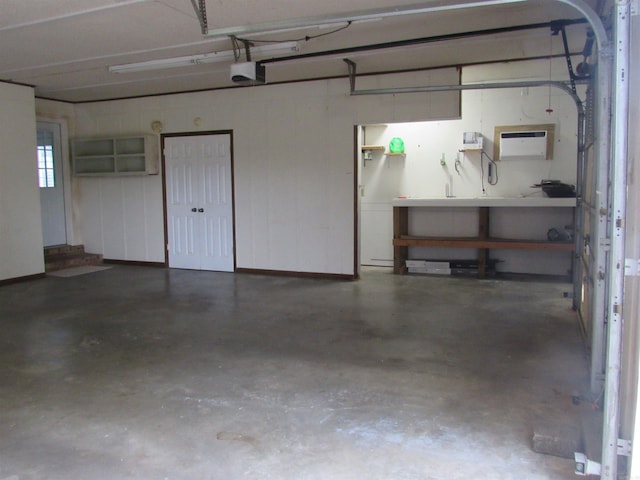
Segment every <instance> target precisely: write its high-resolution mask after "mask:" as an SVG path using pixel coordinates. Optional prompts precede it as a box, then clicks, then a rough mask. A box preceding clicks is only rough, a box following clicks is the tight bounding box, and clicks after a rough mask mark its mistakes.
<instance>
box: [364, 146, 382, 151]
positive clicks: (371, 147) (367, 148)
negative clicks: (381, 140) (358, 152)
mask: <svg viewBox="0 0 640 480" xmlns="http://www.w3.org/2000/svg"><path fill="white" fill-rule="evenodd" d="M385 149H386V147H385V146H384V145H363V146H362V151H363V152H365V151H367V150H380V151H384V150H385Z"/></svg>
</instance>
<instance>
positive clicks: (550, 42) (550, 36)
mask: <svg viewBox="0 0 640 480" xmlns="http://www.w3.org/2000/svg"><path fill="white" fill-rule="evenodd" d="M552 61H553V35H549V82H551V62H552ZM548 95H549V97H548V98H549V105H548V106H547V109H546V110H545V112H547V113H548V114H549V115H551V114H552V113H553V108H551V83H549V94H548Z"/></svg>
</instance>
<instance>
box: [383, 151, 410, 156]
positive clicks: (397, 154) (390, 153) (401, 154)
mask: <svg viewBox="0 0 640 480" xmlns="http://www.w3.org/2000/svg"><path fill="white" fill-rule="evenodd" d="M385 155H386V156H387V157H406V156H407V154H406V153H393V152H385Z"/></svg>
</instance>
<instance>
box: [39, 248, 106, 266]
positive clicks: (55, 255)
mask: <svg viewBox="0 0 640 480" xmlns="http://www.w3.org/2000/svg"><path fill="white" fill-rule="evenodd" d="M101 264H102V255H99V254H96V253H85V251H84V245H56V246H53V247H47V248H45V253H44V268H45V271H46V272H53V271H56V270H62V269H65V268H72V267H80V266H83V265H101Z"/></svg>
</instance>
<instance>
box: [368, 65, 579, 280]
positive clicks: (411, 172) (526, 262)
mask: <svg viewBox="0 0 640 480" xmlns="http://www.w3.org/2000/svg"><path fill="white" fill-rule="evenodd" d="M548 69H549V64H548V62H525V63H517V64H516V63H514V64H504V65H492V66H489V67H488V66H479V67H467V68H465V69H464V70H463V74H462V81H463V83H465V84H466V83H475V82H481V81H483V82H485V81H494V80H495V81H506V80H509V79H517V80H526V79H539V78H541V77H540V72H541V71H545V70H546V72H547V74H548ZM554 75H556V76H557V77H558V78H563V77H564V76H566V66H564V65H562V64H560V63H556V64H555V65H554ZM543 78H544V77H543ZM547 78H548V77H547ZM549 102H551V109H552V110H553V112H551V113H548V112H547V111H546V110H547V108H549ZM549 123H552V124H554V125H555V143H554V154H553V159H552V160H505V161H496V164H497V167H498V183H497V184H496V185H489V184H488V183H487V164H488V160H487V158H486V157H485V158H484V159H483V160H482V164H481V155H480V153H479V152H468V153H459V152H458V150H459V149H460V148H461V145H462V135H463V132H465V131H477V132H480V133H482V135H483V137H484V151H485V152H486V153H487V154H488V155H489V156H490V157H493V137H494V127H495V126H498V125H529V124H549ZM364 136H365V138H364V140H363V143H366V144H369V145H384V146H388V145H389V141H390V140H391V139H392V138H393V137H400V138H402V139H403V140H404V143H405V147H406V148H405V152H406V156H405V157H391V156H385V155H384V154H383V153H382V152H373V153H372V160H366V161H365V160H363V159H361V160H360V165H361V169H362V182H361V183H362V184H363V186H364V188H363V191H361V202H362V231H363V236H362V257H361V258H362V262H363V263H364V264H373V265H391V258H392V255H393V249H392V246H391V242H390V239H391V238H392V217H391V215H392V213H391V211H392V208H391V203H390V201H391V199H392V198H395V197H397V196H408V197H444V196H445V195H446V192H447V191H449V194H453V195H454V196H457V197H474V196H482V195H487V196H531V195H533V196H543V193H542V192H541V191H540V189H532V188H531V185H533V184H535V183H539V182H540V181H541V180H542V179H557V180H562V181H564V182H566V183H570V184H575V181H576V158H577V110H576V106H575V103H574V102H573V100H572V99H571V98H570V97H569V96H568V95H567V94H565V93H564V92H562V91H560V90H554V89H552V90H551V91H549V88H548V87H544V88H542V87H537V88H524V89H523V88H518V89H499V90H471V91H464V92H463V93H462V118H460V119H455V120H438V121H431V122H420V123H389V124H383V125H379V124H378V125H372V126H367V127H365V129H364ZM458 155H459V159H460V161H461V164H460V165H459V167H458V170H456V169H455V159H456V157H457V156H458ZM443 156H444V159H445V162H446V165H445V166H442V165H441V162H440V161H441V159H442V158H443ZM495 160H497V159H495ZM482 167H484V176H483V175H482V171H483V168H482ZM483 178H484V184H483V182H482V179H483ZM463 213H464V212H457V213H456V216H455V218H453V217H451V215H448V216H447V215H445V216H444V217H442V216H438V220H437V223H439V224H440V225H436V224H434V225H431V226H429V225H426V227H427V231H425V232H423V233H424V234H428V233H430V234H431V235H447V234H449V235H474V234H475V233H476V231H475V228H476V226H477V220H476V219H475V218H476V217H474V216H473V215H474V212H473V211H470V212H468V215H467V217H465V216H464V215H463ZM522 213H523V212H513V211H512V212H506V211H502V210H495V209H494V217H495V220H496V221H495V222H494V224H493V225H492V231H493V233H494V234H495V235H500V236H504V237H509V238H530V239H532V240H544V239H546V233H547V230H548V229H549V228H551V227H555V228H563V227H564V226H565V225H568V224H572V211H571V209H559V210H554V211H550V210H548V209H547V210H538V211H527V212H526V213H527V216H526V217H524V216H523V215H522ZM500 215H502V217H499V216H500ZM424 220H425V221H426V219H424ZM455 223H458V224H465V225H467V226H468V225H471V231H463V230H464V228H463V230H459V229H458V228H457V227H455V226H454V224H455ZM442 225H444V229H442V228H440V227H441V226H442ZM416 233H417V232H416ZM410 256H411V257H412V258H434V259H436V258H439V259H444V258H468V259H470V258H474V257H475V251H474V250H468V251H466V250H465V251H461V250H449V249H417V248H413V249H411V252H410ZM492 256H493V257H495V258H499V259H500V260H501V263H500V264H499V270H502V271H509V272H522V273H540V274H545V273H547V274H555V275H566V274H567V272H568V270H569V269H570V267H571V256H570V255H569V254H566V253H557V252H552V253H549V252H543V253H541V252H530V251H529V252H527V251H507V250H505V251H500V252H493V255H492Z"/></svg>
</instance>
